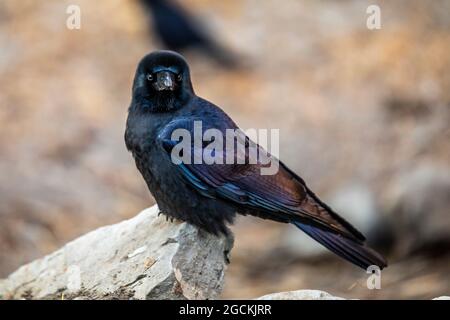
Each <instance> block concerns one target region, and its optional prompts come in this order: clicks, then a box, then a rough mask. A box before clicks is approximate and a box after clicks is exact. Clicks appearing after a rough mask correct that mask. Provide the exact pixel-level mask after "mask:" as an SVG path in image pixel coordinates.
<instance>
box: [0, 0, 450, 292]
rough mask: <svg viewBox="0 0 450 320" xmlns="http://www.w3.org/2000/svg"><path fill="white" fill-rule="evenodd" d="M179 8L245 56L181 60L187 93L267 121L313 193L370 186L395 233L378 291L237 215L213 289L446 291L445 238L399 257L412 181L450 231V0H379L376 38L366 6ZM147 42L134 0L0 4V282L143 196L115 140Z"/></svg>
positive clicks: (143, 202)
mask: <svg viewBox="0 0 450 320" xmlns="http://www.w3.org/2000/svg"><path fill="white" fill-rule="evenodd" d="M180 2H181V3H183V4H184V5H185V6H188V7H189V8H190V9H191V11H192V12H195V13H196V14H197V15H199V16H200V18H201V19H203V20H204V22H205V23H206V24H207V25H209V26H210V27H211V29H212V30H213V31H214V32H215V33H216V34H217V35H218V36H220V38H221V41H222V42H224V43H226V44H228V45H229V46H230V47H232V48H233V49H235V50H236V51H238V52H242V53H243V55H245V57H246V58H247V59H251V65H252V67H251V68H249V69H245V70H242V71H233V72H231V71H228V72H227V71H224V70H221V69H218V68H217V66H216V65H214V63H212V62H211V61H209V60H208V59H205V58H204V57H203V56H201V55H198V54H194V53H192V54H189V55H188V60H189V61H190V63H191V69H192V77H193V82H194V86H195V88H196V92H197V94H199V95H200V96H203V97H204V98H207V99H208V100H211V101H213V102H215V103H217V104H218V105H220V106H222V107H223V108H224V109H225V110H226V111H227V112H228V113H229V114H230V115H231V116H232V117H233V118H234V119H235V120H236V122H237V123H238V124H239V125H240V126H241V127H243V128H280V129H281V132H280V135H281V158H282V159H283V161H284V162H285V163H286V164H288V165H289V166H290V167H292V168H293V169H294V170H295V171H297V172H298V173H300V174H301V175H302V176H303V177H304V178H305V180H306V181H307V182H309V185H310V186H311V187H312V189H314V190H315V191H317V193H318V194H319V195H321V197H322V198H324V200H327V199H329V198H331V197H332V195H333V194H335V193H336V192H338V191H339V190H341V189H342V188H344V187H345V186H347V185H363V186H365V187H366V188H368V190H369V192H370V194H371V196H373V198H374V199H375V202H376V212H377V214H378V215H379V216H381V217H382V218H383V219H382V220H383V221H387V222H384V224H382V226H381V227H380V228H387V226H389V228H391V229H393V232H394V233H395V234H396V235H397V238H396V239H395V241H394V242H393V243H391V245H390V246H388V247H387V248H386V249H385V250H386V251H388V249H390V250H389V251H390V252H391V254H390V257H389V260H390V262H391V267H390V268H388V269H387V270H386V271H384V272H383V289H382V290H377V291H369V290H367V289H366V288H365V280H366V274H365V273H364V272H362V271H360V270H358V269H356V268H353V267H352V266H350V265H349V264H347V263H345V262H341V261H340V260H338V259H335V258H334V257H329V256H322V255H321V256H320V257H318V258H317V257H315V258H314V259H311V258H308V259H303V258H300V257H299V256H297V255H295V254H293V253H292V252H289V251H286V250H281V249H280V248H283V240H282V239H283V234H285V233H286V232H287V230H289V229H290V228H291V227H288V226H284V225H279V224H275V223H271V222H267V221H256V219H251V218H242V219H239V220H238V222H237V224H236V226H235V227H234V228H233V230H234V231H235V233H236V245H235V249H234V251H233V256H232V263H231V267H230V269H229V273H228V275H227V283H226V289H225V292H224V297H226V298H249V297H254V296H258V295H262V294H265V293H269V292H275V291H283V290H293V289H323V290H326V291H329V292H331V293H333V294H336V295H342V296H345V297H354V298H356V297H359V298H363V297H371V298H430V297H434V296H438V295H443V294H449V293H450V280H449V272H450V269H449V268H448V266H449V265H450V257H449V255H448V254H447V252H448V248H447V247H446V246H445V245H444V246H442V245H441V243H439V247H437V245H436V247H433V246H434V244H433V246H432V247H430V246H428V247H427V245H428V240H429V239H428V238H426V237H425V238H424V239H427V240H426V241H425V240H424V242H427V243H425V244H424V246H425V247H427V250H422V251H417V250H416V251H414V250H412V249H411V248H413V247H414V244H415V243H416V242H417V241H418V240H417V239H418V238H417V234H416V233H415V232H412V231H411V229H410V227H409V224H408V223H409V221H410V220H411V217H408V216H407V213H406V216H405V214H404V212H409V210H402V209H401V208H400V207H399V204H398V203H399V202H400V200H398V199H397V195H399V194H402V192H403V191H402V190H403V189H402V188H404V187H407V186H408V185H409V184H408V183H407V182H404V181H410V180H408V177H409V174H410V173H415V172H432V173H434V174H433V175H431V176H432V177H440V178H439V179H442V183H441V182H439V183H441V184H439V185H443V187H439V188H438V189H439V190H438V191H442V190H443V196H441V198H440V200H439V201H440V202H439V203H440V206H431V207H430V206H429V210H428V209H427V210H424V215H426V216H427V217H428V216H430V217H433V219H434V220H433V221H432V225H433V228H434V225H438V227H440V228H441V230H440V232H441V233H443V234H445V233H446V231H449V232H448V233H449V234H450V230H449V229H448V228H447V227H448V226H449V219H450V212H448V209H447V207H448V206H447V205H450V195H449V194H448V189H446V188H447V186H448V181H449V180H448V173H449V171H450V170H449V163H450V162H449V160H450V154H449V151H450V139H449V138H450V130H449V120H450V90H449V88H450V54H449V52H450V1H429V2H424V1H419V0H417V1H403V0H402V1H400V0H396V1H379V2H378V3H379V4H380V5H381V9H382V29H381V30H377V31H369V30H367V29H366V18H367V15H366V13H365V11H366V8H367V6H368V5H369V4H372V2H370V1H356V0H355V1H349V0H348V1H312V0H310V1H295V0H289V1H282V2H280V1H275V0H266V1H259V0H248V1H238V0H232V1H205V0H189V1H188V0H186V1H180ZM68 4H79V5H80V6H81V10H82V28H81V30H77V31H70V30H68V29H66V27H65V20H66V17H67V15H66V14H65V10H66V7H67V5H68ZM152 37H153V36H152V35H151V34H149V30H148V25H147V20H146V17H145V16H144V13H143V12H142V10H141V7H140V6H139V5H138V3H137V2H135V1H124V0H110V1H101V2H94V1H87V0H84V1H82V0H79V1H56V0H51V1H50V0H47V1H38V0H34V1H13V0H6V1H2V2H1V3H0V48H1V51H0V106H1V108H0V124H1V126H0V157H1V160H0V179H1V182H2V183H1V184H0V276H6V275H7V274H8V273H9V272H11V271H13V270H14V269H15V268H17V267H18V266H19V265H21V264H23V263H25V262H27V261H30V260H32V259H34V258H37V257H39V256H41V255H43V254H46V253H49V252H51V251H52V250H54V249H56V248H57V247H59V246H60V245H61V244H63V243H65V242H67V241H68V240H70V239H73V238H75V237H77V236H79V235H81V234H83V233H85V232H87V231H89V230H91V229H93V228H95V227H98V226H101V225H105V224H109V223H114V222H117V221H120V220H122V219H125V218H128V217H130V216H133V215H134V214H136V213H137V212H138V211H140V210H141V209H142V208H145V207H147V206H149V205H150V204H152V203H153V200H152V199H151V197H150V196H149V194H148V191H147V189H146V187H145V185H144V183H143V181H142V179H141V177H140V175H139V174H138V172H137V170H136V169H135V167H134V164H133V161H132V159H131V156H130V155H129V154H128V153H127V152H126V150H125V146H124V143H123V131H124V123H125V118H126V109H127V107H128V103H129V100H130V86H131V80H132V77H133V73H134V68H135V66H136V63H137V61H138V60H139V59H140V58H141V57H142V56H143V55H144V54H145V53H147V52H149V51H151V50H153V49H156V48H158V42H157V40H156V39H154V38H152ZM419 176H420V177H422V176H423V175H422V176H421V175H419ZM427 177H428V176H427ZM427 179H428V178H427ZM433 179H435V178H432V179H431V180H430V179H428V180H427V181H431V182H430V183H431V185H432V186H434V180H433ZM414 181H415V180H414ZM399 189H400V191H399ZM428 189H430V188H425V192H426V190H428ZM429 191H430V197H431V198H430V199H431V200H433V198H432V197H433V196H434V195H435V194H436V190H434V189H433V190H429ZM412 192H413V193H414V191H412ZM421 194H423V192H421ZM398 197H400V196H398ZM403 198H404V199H406V200H408V199H409V198H408V196H405V197H403ZM427 198H428V197H427ZM413 199H415V197H413ZM442 199H443V200H442ZM431 200H430V201H431ZM433 203H434V200H433ZM401 205H402V206H401V207H402V208H403V207H404V204H401ZM427 208H428V207H427ZM442 208H444V209H442ZM442 210H443V211H442ZM435 212H437V213H436V214H434V213H435ZM442 212H443V213H442ZM396 214H398V216H396ZM435 217H436V218H435ZM413 222H414V219H413ZM414 227H415V226H414ZM430 228H431V227H430ZM431 230H432V233H433V232H434V231H433V230H434V229H431ZM382 231H383V230H382ZM425 231H427V230H425ZM425 231H424V232H425ZM425 233H426V232H425ZM433 234H434V233H433ZM149 236H151V235H149ZM416 240H417V241H416ZM445 240H446V239H444V242H445ZM302 245H303V244H302V243H299V246H300V247H301V246H302ZM420 245H421V243H420V244H419V245H418V246H419V247H420ZM430 248H431V249H430ZM434 249H436V250H434ZM431 251H432V252H431ZM431 253H432V255H431Z"/></svg>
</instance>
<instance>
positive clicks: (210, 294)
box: [0, 206, 233, 299]
mask: <svg viewBox="0 0 450 320" xmlns="http://www.w3.org/2000/svg"><path fill="white" fill-rule="evenodd" d="M232 245H233V239H232V238H231V237H229V238H226V237H215V236H213V235H209V234H206V233H204V232H203V231H201V230H198V229H197V228H195V227H193V226H191V225H189V224H187V223H181V222H173V223H172V222H168V221H166V219H165V217H164V216H163V215H161V216H158V208H157V207H156V206H153V207H151V208H148V209H146V210H144V211H142V212H141V213H140V214H139V215H137V216H136V217H134V218H132V219H130V220H127V221H123V222H121V223H118V224H115V225H111V226H106V227H102V228H99V229H97V230H95V231H92V232H90V233H88V234H86V235H84V236H81V237H80V238H78V239H76V240H74V241H72V242H70V243H68V244H66V245H65V246H64V247H62V248H61V249H59V250H57V251H55V252H54V253H52V254H50V255H48V256H46V257H43V258H41V259H38V260H36V261H34V262H31V263H29V264H27V265H24V266H22V267H20V268H19V269H18V270H17V271H15V272H14V273H12V274H11V275H10V276H9V277H8V278H7V279H4V280H0V298H1V299H23V298H25V299H62V298H64V299H214V298H217V297H218V296H219V294H220V293H221V291H222V288H223V282H224V275H225V269H226V266H227V254H228V253H229V251H230V250H231V248H232Z"/></svg>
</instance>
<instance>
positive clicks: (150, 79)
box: [147, 73, 153, 81]
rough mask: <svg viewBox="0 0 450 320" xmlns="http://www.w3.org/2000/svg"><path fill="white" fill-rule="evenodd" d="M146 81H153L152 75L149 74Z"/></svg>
mask: <svg viewBox="0 0 450 320" xmlns="http://www.w3.org/2000/svg"><path fill="white" fill-rule="evenodd" d="M147 80H148V81H153V75H152V74H151V73H149V74H147Z"/></svg>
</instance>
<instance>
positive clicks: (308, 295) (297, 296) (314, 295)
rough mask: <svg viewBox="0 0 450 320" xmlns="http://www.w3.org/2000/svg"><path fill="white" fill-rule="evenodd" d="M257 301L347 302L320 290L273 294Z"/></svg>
mask: <svg viewBox="0 0 450 320" xmlns="http://www.w3.org/2000/svg"><path fill="white" fill-rule="evenodd" d="M257 300H345V299H344V298H339V297H335V296H332V295H331V294H329V293H327V292H325V291H320V290H296V291H285V292H278V293H271V294H267V295H265V296H262V297H259V298H257Z"/></svg>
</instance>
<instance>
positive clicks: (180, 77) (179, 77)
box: [177, 73, 183, 81]
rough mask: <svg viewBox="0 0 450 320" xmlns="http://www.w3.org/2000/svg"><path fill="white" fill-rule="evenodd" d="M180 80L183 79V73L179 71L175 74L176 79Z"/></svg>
mask: <svg viewBox="0 0 450 320" xmlns="http://www.w3.org/2000/svg"><path fill="white" fill-rule="evenodd" d="M181 80H183V75H182V74H181V73H179V74H178V75H177V81H181Z"/></svg>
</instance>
